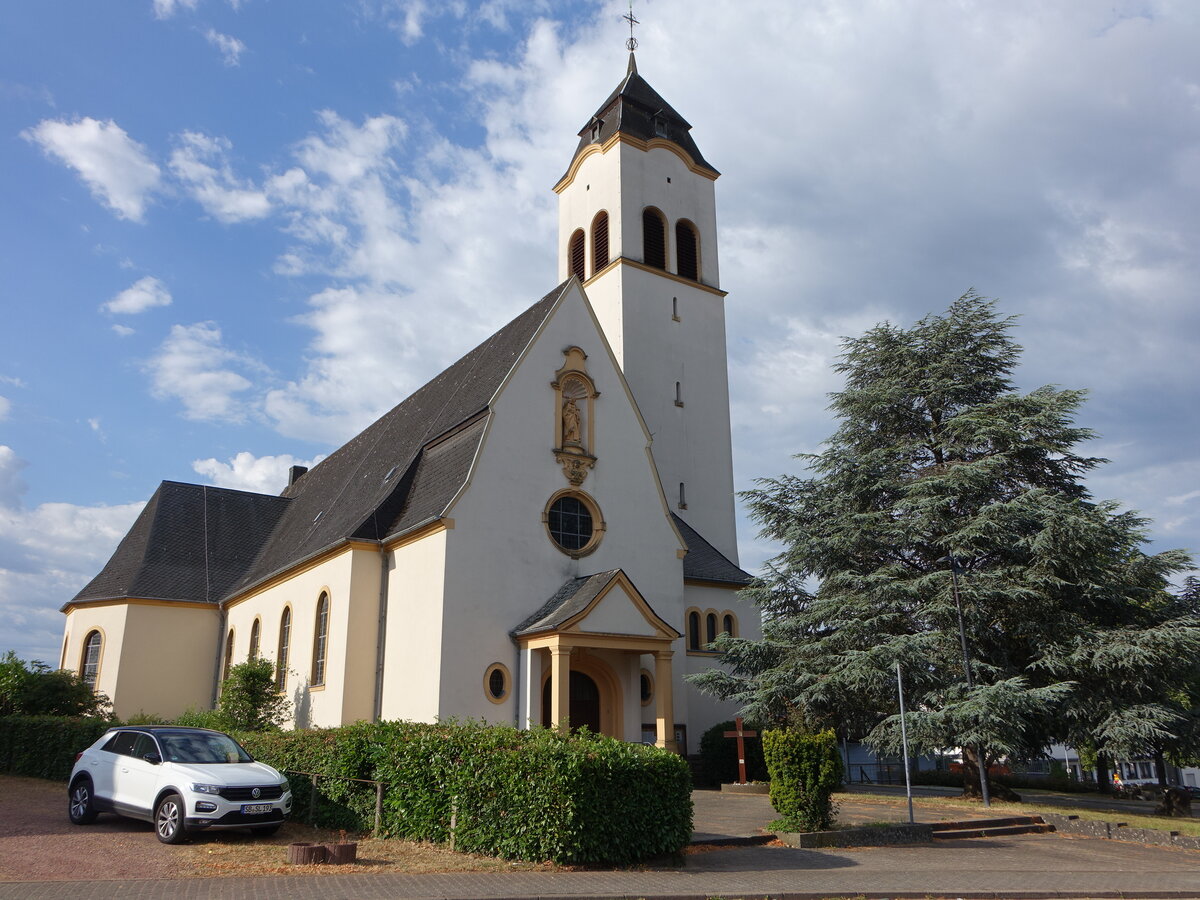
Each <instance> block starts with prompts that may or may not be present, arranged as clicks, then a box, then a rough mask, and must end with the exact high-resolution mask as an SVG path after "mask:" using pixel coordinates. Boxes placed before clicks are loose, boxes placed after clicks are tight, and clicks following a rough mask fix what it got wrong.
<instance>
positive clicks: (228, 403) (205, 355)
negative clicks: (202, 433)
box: [146, 322, 262, 422]
mask: <svg viewBox="0 0 1200 900" xmlns="http://www.w3.org/2000/svg"><path fill="white" fill-rule="evenodd" d="M146 369H147V371H148V372H149V374H150V377H151V382H152V390H153V393H154V395H155V396H156V397H159V398H162V399H166V398H174V399H176V400H178V401H179V402H180V403H182V404H183V414H184V417H185V418H188V419H197V420H201V421H226V422H242V421H245V419H246V415H247V401H246V400H245V399H243V398H242V397H241V396H239V395H242V394H244V393H245V392H246V391H248V390H249V389H250V388H251V387H253V382H252V381H251V380H250V379H249V378H247V377H246V376H245V375H243V374H241V372H250V373H253V374H257V373H259V372H261V371H262V367H261V365H259V364H258V363H256V362H255V361H254V360H252V359H251V358H250V357H248V356H246V355H244V354H241V353H236V352H234V351H232V350H228V349H226V348H225V347H224V346H222V344H221V329H220V328H218V327H217V326H216V324H215V323H213V322H197V323H196V324H194V325H175V326H173V327H172V328H171V333H170V335H169V336H168V337H167V339H166V340H165V341H163V343H162V346H161V347H159V350H158V353H157V354H156V355H155V356H154V357H153V358H152V359H151V360H150V361H149V363H147V365H146ZM239 369H240V370H241V372H239V371H236V370H239Z"/></svg>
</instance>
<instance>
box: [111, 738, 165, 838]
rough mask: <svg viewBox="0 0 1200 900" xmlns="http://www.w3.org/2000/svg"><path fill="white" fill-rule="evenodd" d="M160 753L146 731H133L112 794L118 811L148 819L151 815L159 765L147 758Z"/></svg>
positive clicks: (115, 775)
mask: <svg viewBox="0 0 1200 900" xmlns="http://www.w3.org/2000/svg"><path fill="white" fill-rule="evenodd" d="M120 746H122V747H125V746H126V745H125V744H121V745H120ZM158 752H159V750H158V744H157V743H156V742H155V740H154V738H152V737H151V736H150V735H148V734H146V733H145V732H136V733H133V740H132V742H130V744H129V745H128V747H127V749H126V751H125V753H124V754H122V756H121V758H120V759H119V761H118V763H117V766H116V771H115V773H114V779H115V784H114V786H113V787H114V790H113V794H114V797H115V799H116V803H117V809H118V811H119V812H123V813H125V814H126V815H132V816H138V817H139V818H146V819H149V818H150V816H151V815H152V812H153V810H152V809H151V807H152V806H153V804H154V795H155V793H156V788H157V785H158V774H159V766H158V765H156V764H154V763H152V762H149V761H147V760H146V759H145V756H146V754H148V753H154V754H158ZM160 759H161V756H160Z"/></svg>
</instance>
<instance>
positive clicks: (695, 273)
mask: <svg viewBox="0 0 1200 900" xmlns="http://www.w3.org/2000/svg"><path fill="white" fill-rule="evenodd" d="M675 258H676V261H677V262H678V263H679V277H680V278H687V279H690V280H691V281H699V280H700V239H699V237H698V236H697V234H696V229H695V228H694V227H693V226H692V223H691V222H685V221H683V220H680V221H678V222H676V223H675Z"/></svg>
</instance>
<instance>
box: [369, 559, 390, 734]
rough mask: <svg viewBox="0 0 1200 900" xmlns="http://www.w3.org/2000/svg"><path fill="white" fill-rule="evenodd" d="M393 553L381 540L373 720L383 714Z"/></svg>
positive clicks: (376, 719) (376, 720)
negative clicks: (384, 670)
mask: <svg viewBox="0 0 1200 900" xmlns="http://www.w3.org/2000/svg"><path fill="white" fill-rule="evenodd" d="M390 560H391V554H390V553H389V552H388V549H387V548H386V547H385V546H384V545H383V542H382V541H381V542H380V544H379V626H378V627H379V634H378V636H377V637H376V639H375V709H374V716H373V721H375V722H378V721H379V719H380V718H381V717H382V715H383V663H384V653H385V652H386V650H387V604H388V585H389V583H390V580H391V567H390V566H389V565H388V563H389V562H390Z"/></svg>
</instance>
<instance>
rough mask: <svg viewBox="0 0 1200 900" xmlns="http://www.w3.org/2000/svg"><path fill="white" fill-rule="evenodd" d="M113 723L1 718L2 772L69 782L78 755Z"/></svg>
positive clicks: (60, 719) (36, 718)
mask: <svg viewBox="0 0 1200 900" xmlns="http://www.w3.org/2000/svg"><path fill="white" fill-rule="evenodd" d="M113 724H114V723H113V722H110V721H108V720H107V719H97V718H91V717H76V718H68V717H65V716H4V717H3V718H0V771H3V772H4V773H5V774H7V775H26V776H29V777H31V778H51V779H53V780H55V781H66V780H67V778H68V777H69V776H70V774H71V768H72V767H73V766H74V765H75V755H76V754H77V753H79V752H80V751H81V750H86V749H87V748H88V747H90V746H91V745H92V744H94V743H95V742H96V741H97V740H98V739H99V738H100V735H102V734H104V732H105V731H107V730H108V729H109V728H110V727H111V726H112V725H113Z"/></svg>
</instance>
